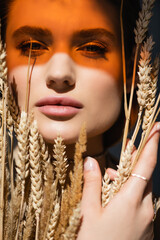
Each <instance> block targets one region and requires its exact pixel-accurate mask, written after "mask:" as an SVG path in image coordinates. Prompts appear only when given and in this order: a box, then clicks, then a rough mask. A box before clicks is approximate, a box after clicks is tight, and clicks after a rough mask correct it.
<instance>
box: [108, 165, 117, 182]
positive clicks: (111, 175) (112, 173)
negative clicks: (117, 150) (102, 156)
mask: <svg viewBox="0 0 160 240" xmlns="http://www.w3.org/2000/svg"><path fill="white" fill-rule="evenodd" d="M106 173H107V174H108V176H109V178H110V180H112V181H114V179H115V178H116V177H117V171H116V170H114V169H113V168H107V169H106Z"/></svg>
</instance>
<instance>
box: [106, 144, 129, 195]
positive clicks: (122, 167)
mask: <svg viewBox="0 0 160 240" xmlns="http://www.w3.org/2000/svg"><path fill="white" fill-rule="evenodd" d="M133 147H134V144H133V142H132V140H130V141H129V142H128V144H127V147H126V150H125V151H124V152H123V153H122V158H121V162H120V164H119V165H118V170H117V177H116V178H115V180H114V181H113V183H112V189H111V194H112V195H111V197H112V196H114V195H115V194H116V193H117V192H118V191H119V190H120V188H121V186H122V185H123V184H124V183H125V182H126V180H127V179H128V177H129V175H130V173H131V157H132V151H133Z"/></svg>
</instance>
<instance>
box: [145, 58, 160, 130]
mask: <svg viewBox="0 0 160 240" xmlns="http://www.w3.org/2000/svg"><path fill="white" fill-rule="evenodd" d="M158 73H159V58H156V59H155V62H154V66H153V68H152V72H151V81H150V84H149V88H148V96H147V99H146V109H145V114H144V117H143V124H142V129H143V134H144V133H145V131H146V130H147V129H148V126H149V124H150V122H151V118H152V114H153V111H154V104H155V100H156V92H157V81H158Z"/></svg>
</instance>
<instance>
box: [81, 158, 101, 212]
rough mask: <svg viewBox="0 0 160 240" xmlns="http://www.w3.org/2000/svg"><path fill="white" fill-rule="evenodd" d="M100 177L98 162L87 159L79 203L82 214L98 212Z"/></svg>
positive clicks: (99, 204)
mask: <svg viewBox="0 0 160 240" xmlns="http://www.w3.org/2000/svg"><path fill="white" fill-rule="evenodd" d="M101 187H102V176H101V172H100V168H99V165H98V162H97V161H96V160H95V159H93V158H91V157H88V158H86V159H85V162H84V187H83V195H82V202H81V211H82V214H83V213H85V215H86V214H87V213H89V214H90V213H92V212H94V213H95V212H96V211H97V212H99V211H100V209H101Z"/></svg>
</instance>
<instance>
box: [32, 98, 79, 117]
mask: <svg viewBox="0 0 160 240" xmlns="http://www.w3.org/2000/svg"><path fill="white" fill-rule="evenodd" d="M36 107H38V109H39V111H40V112H42V113H43V114H45V115H47V116H50V117H61V118H62V117H65V118H67V117H68V118H69V117H72V116H74V115H76V114H77V113H78V112H79V111H80V110H81V109H82V108H83V105H82V104H81V103H80V102H79V101H77V100H75V99H72V98H68V97H46V98H42V99H41V100H39V101H38V102H37V103H36Z"/></svg>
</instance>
